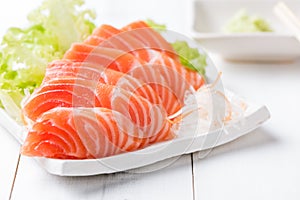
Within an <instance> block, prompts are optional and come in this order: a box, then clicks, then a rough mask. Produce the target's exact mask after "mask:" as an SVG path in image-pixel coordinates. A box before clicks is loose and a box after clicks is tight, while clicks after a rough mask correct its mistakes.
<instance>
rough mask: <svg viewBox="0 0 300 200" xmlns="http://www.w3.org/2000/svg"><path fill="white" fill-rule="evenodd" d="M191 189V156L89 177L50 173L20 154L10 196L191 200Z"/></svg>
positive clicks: (29, 197) (76, 198)
mask: <svg viewBox="0 0 300 200" xmlns="http://www.w3.org/2000/svg"><path fill="white" fill-rule="evenodd" d="M158 169H160V170H158ZM192 188H193V187H192V168H191V155H186V156H181V157H179V158H174V159H169V160H166V161H163V162H159V163H157V164H153V165H150V166H147V167H144V168H139V169H136V170H131V171H129V172H122V173H116V174H110V175H98V176H92V177H59V176H54V175H50V174H48V173H47V172H45V171H44V170H43V169H41V168H40V167H39V166H38V164H37V163H36V162H35V161H34V160H33V159H30V158H27V157H23V156H22V157H21V161H20V165H19V170H18V174H17V178H16V182H15V185H14V190H13V195H12V199H15V200H21V199H32V200H35V199H36V200H38V199H41V197H42V198H43V200H52V199H57V200H60V199H65V200H67V199H72V200H79V199H85V200H87V199H101V200H115V199H116V200H119V199H130V200H141V199H143V200H152V199H157V200H160V199H161V200H165V199H172V200H182V199H184V200H192V199H193V191H192Z"/></svg>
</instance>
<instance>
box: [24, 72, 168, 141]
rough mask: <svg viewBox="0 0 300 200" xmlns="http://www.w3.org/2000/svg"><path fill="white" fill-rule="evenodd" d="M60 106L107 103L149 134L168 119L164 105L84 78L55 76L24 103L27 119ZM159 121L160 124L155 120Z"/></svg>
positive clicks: (104, 105) (160, 127)
mask: <svg viewBox="0 0 300 200" xmlns="http://www.w3.org/2000/svg"><path fill="white" fill-rule="evenodd" d="M56 107H87V108H88V107H91V108H93V107H105V108H109V109H112V110H114V111H117V112H120V113H122V114H123V115H124V116H126V117H128V118H129V119H130V120H132V121H133V122H134V123H135V124H137V125H138V126H139V127H140V128H141V129H142V130H143V131H144V132H147V136H145V137H150V136H154V135H156V134H158V133H159V131H160V130H161V129H162V124H164V121H165V120H167V118H166V117H167V116H166V113H165V111H164V109H163V108H162V107H161V106H160V105H154V104H152V103H150V102H149V101H148V100H147V99H145V98H142V97H140V96H137V95H134V94H133V93H130V92H128V91H126V90H122V89H120V88H116V87H114V86H112V85H107V84H101V83H95V82H92V81H87V80H80V79H72V78H65V79H54V80H51V81H48V82H47V84H44V85H43V86H42V87H40V88H39V89H38V90H36V91H35V92H34V94H33V95H31V97H30V99H28V100H27V101H26V102H25V104H24V107H23V114H24V116H25V117H26V118H27V119H30V120H32V121H36V120H37V119H38V118H39V117H40V116H41V115H42V114H43V113H44V112H47V111H48V110H51V109H53V108H56ZM154 122H156V124H154Z"/></svg>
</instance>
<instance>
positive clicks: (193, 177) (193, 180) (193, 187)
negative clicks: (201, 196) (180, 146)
mask: <svg viewBox="0 0 300 200" xmlns="http://www.w3.org/2000/svg"><path fill="white" fill-rule="evenodd" d="M190 155H191V165H192V190H193V200H195V176H194V158H193V157H194V156H193V153H191V154H190Z"/></svg>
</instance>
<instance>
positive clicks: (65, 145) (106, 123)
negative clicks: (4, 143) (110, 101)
mask: <svg viewBox="0 0 300 200" xmlns="http://www.w3.org/2000/svg"><path fill="white" fill-rule="evenodd" d="M117 120H118V121H117ZM167 131H168V130H167ZM169 131H170V130H169ZM139 135H141V130H140V129H139V128H138V127H137V126H135V125H134V124H133V123H132V122H131V121H130V120H128V119H127V118H126V117H125V116H123V115H122V114H120V113H118V112H115V111H112V110H110V109H106V108H55V109H52V110H49V111H48V112H46V113H44V114H43V115H42V116H41V118H40V119H39V121H37V122H36V123H35V124H34V125H33V127H32V128H31V129H30V130H29V133H28V136H27V138H26V140H25V142H24V145H23V147H22V154H23V155H27V156H41V157H47V158H60V159H87V158H102V157H107V156H111V155H115V154H119V153H123V152H129V151H134V150H137V149H140V148H143V147H145V146H147V145H149V143H150V139H149V138H139V137H138V136H139Z"/></svg>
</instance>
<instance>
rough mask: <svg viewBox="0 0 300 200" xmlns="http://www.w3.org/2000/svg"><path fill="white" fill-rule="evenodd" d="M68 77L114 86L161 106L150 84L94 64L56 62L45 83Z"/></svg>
mask: <svg viewBox="0 0 300 200" xmlns="http://www.w3.org/2000/svg"><path fill="white" fill-rule="evenodd" d="M66 77H70V78H79V79H85V80H93V81H99V82H100V83H103V84H109V85H114V86H116V87H118V88H121V89H124V90H127V91H129V92H132V93H134V94H136V95H140V96H142V97H144V98H146V99H147V100H148V101H150V102H151V103H153V104H161V99H160V97H159V96H158V95H157V94H156V92H155V91H154V90H153V89H152V88H151V87H150V86H149V85H148V84H146V83H144V82H143V81H141V80H139V79H136V78H134V77H133V76H129V75H127V74H124V73H122V72H119V71H115V70H112V69H109V68H105V67H103V66H101V65H97V64H93V63H85V62H73V61H70V60H59V61H54V62H52V63H50V64H49V65H48V67H47V68H46V74H45V78H44V80H43V82H44V83H46V82H47V81H49V80H52V79H57V78H66Z"/></svg>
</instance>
